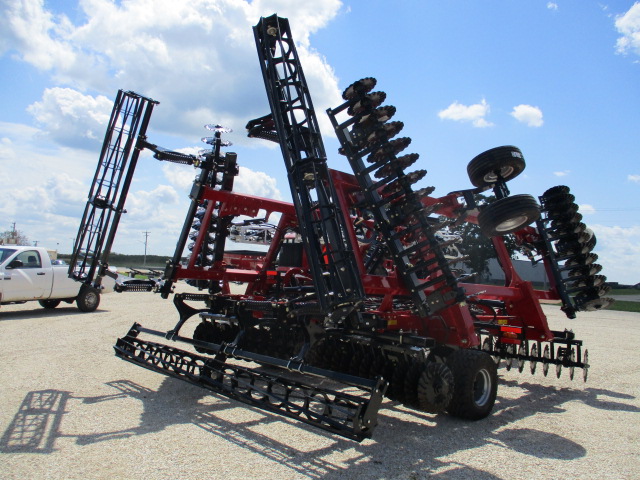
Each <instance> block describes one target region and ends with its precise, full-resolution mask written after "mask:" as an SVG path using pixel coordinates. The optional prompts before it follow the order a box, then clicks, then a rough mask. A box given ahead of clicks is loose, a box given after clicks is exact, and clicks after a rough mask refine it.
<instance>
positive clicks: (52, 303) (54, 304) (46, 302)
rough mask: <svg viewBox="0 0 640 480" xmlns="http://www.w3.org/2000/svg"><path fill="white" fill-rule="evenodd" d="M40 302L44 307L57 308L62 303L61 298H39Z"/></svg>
mask: <svg viewBox="0 0 640 480" xmlns="http://www.w3.org/2000/svg"><path fill="white" fill-rule="evenodd" d="M38 303H39V304H40V306H41V307H43V308H56V307H57V306H58V305H60V300H38Z"/></svg>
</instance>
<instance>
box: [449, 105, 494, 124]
mask: <svg viewBox="0 0 640 480" xmlns="http://www.w3.org/2000/svg"><path fill="white" fill-rule="evenodd" d="M489 110H490V108H489V104H488V103H487V101H486V100H485V99H484V98H483V99H482V101H481V102H480V103H475V104H473V105H463V104H461V103H458V102H453V103H452V104H451V105H449V106H448V107H447V108H445V109H444V110H441V111H440V112H438V117H440V118H441V119H442V120H453V121H456V122H471V123H472V124H473V126H474V127H479V128H483V127H491V126H493V123H491V122H488V121H487V120H486V119H485V117H486V116H487V115H488V114H489Z"/></svg>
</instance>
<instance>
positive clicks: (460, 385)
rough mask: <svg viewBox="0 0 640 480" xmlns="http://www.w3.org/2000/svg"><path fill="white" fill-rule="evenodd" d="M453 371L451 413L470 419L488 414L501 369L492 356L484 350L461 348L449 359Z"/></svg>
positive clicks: (449, 407)
mask: <svg viewBox="0 0 640 480" xmlns="http://www.w3.org/2000/svg"><path fill="white" fill-rule="evenodd" d="M447 360H448V364H449V368H451V371H452V372H453V378H454V382H455V385H454V389H453V398H452V399H451V402H450V403H449V406H448V407H447V411H448V412H449V415H451V416H454V417H458V418H464V419H467V420H480V419H482V418H485V417H487V416H488V415H489V414H490V413H491V410H493V405H494V404H495V401H496V395H497V393H498V371H497V368H496V364H495V362H494V361H493V359H492V358H491V355H489V354H487V353H485V352H483V351H481V350H471V349H461V350H458V351H456V352H454V353H453V354H452V355H451V356H450V357H449V358H448V359H447Z"/></svg>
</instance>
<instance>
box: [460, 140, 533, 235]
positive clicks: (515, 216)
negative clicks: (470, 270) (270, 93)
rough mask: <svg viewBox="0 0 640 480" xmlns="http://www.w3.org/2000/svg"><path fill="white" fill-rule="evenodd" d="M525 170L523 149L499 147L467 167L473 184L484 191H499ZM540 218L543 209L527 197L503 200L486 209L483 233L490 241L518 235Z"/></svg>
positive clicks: (481, 221)
mask: <svg viewBox="0 0 640 480" xmlns="http://www.w3.org/2000/svg"><path fill="white" fill-rule="evenodd" d="M524 168H525V161H524V157H523V155H522V152H521V151H520V149H519V148H517V147H513V146H504V147H496V148H492V149H491V150H487V151H486V152H483V153H481V154H480V155H478V156H476V157H475V158H474V159H473V160H471V161H470V162H469V165H467V174H468V175H469V180H471V183H472V184H473V185H474V186H475V187H478V188H479V189H481V190H487V189H489V188H494V190H496V189H498V188H499V187H500V186H501V185H504V184H505V182H508V181H509V180H512V179H514V178H515V177H517V176H518V175H520V173H522V171H523V170H524ZM539 218H540V206H539V205H538V202H537V201H536V199H535V198H534V197H533V196H531V195H527V194H520V195H511V196H503V197H502V198H498V199H497V200H495V201H494V202H492V203H490V204H488V205H485V206H483V207H482V208H481V209H480V213H479V214H478V225H479V226H480V231H481V232H482V233H483V234H484V235H485V236H487V237H495V236H501V235H507V234H509V233H513V232H516V231H518V230H520V229H521V228H523V227H526V226H527V225H529V224H531V223H532V222H535V221H536V220H538V219H539Z"/></svg>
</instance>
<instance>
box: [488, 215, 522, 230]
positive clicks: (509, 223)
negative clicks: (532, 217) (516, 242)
mask: <svg viewBox="0 0 640 480" xmlns="http://www.w3.org/2000/svg"><path fill="white" fill-rule="evenodd" d="M526 222H527V216H526V215H518V216H517V217H513V218H510V219H509V220H505V221H504V222H502V223H499V224H498V225H496V231H498V232H508V231H510V230H513V229H514V228H515V229H517V228H518V227H519V226H521V225H523V224H525V223H526Z"/></svg>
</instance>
